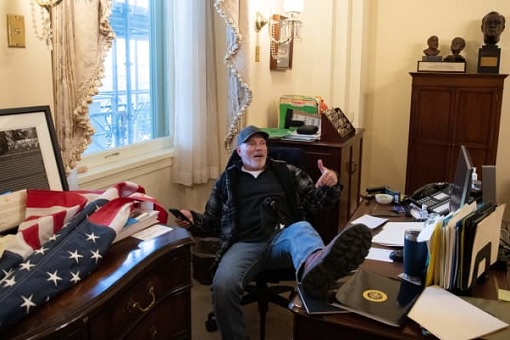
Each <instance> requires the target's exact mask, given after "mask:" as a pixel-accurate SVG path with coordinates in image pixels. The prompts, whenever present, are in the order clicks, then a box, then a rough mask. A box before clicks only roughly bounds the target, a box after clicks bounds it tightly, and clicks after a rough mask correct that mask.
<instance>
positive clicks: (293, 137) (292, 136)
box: [282, 132, 321, 142]
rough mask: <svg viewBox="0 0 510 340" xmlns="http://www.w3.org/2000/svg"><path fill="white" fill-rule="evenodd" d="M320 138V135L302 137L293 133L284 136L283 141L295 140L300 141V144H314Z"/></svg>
mask: <svg viewBox="0 0 510 340" xmlns="http://www.w3.org/2000/svg"><path fill="white" fill-rule="evenodd" d="M320 137H321V136H320V134H315V135H300V134H298V133H296V132H293V133H292V134H290V135H286V136H283V137H282V139H283V140H295V141H300V142H314V141H316V140H318V139H320Z"/></svg>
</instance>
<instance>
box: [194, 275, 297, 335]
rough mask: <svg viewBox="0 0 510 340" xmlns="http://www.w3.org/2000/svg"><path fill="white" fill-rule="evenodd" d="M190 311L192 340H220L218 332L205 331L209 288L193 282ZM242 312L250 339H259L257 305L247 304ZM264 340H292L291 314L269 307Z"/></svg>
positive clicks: (281, 309)
mask: <svg viewBox="0 0 510 340" xmlns="http://www.w3.org/2000/svg"><path fill="white" fill-rule="evenodd" d="M286 284H292V282H286ZM191 309H192V311H191V318H192V338H193V340H209V339H211V340H216V339H218V340H220V339H221V335H220V332H219V331H215V332H211V333H209V332H207V330H206V329H205V321H206V320H207V315H208V314H209V312H211V311H212V306H211V299H210V295H209V286H206V285H202V284H200V283H199V282H197V281H193V288H192V289H191ZM244 310H245V319H246V324H247V327H248V331H249V336H250V339H251V340H257V339H259V338H260V333H259V314H258V311H257V304H256V303H252V304H249V305H247V306H245V307H244ZM266 339H267V340H291V339H292V312H291V311H290V310H287V309H285V308H282V307H279V306H276V305H270V306H269V311H268V313H267V317H266Z"/></svg>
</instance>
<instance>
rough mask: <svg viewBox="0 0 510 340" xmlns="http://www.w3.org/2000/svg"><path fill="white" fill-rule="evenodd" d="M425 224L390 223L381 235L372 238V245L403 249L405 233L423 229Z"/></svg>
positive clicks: (385, 226)
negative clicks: (408, 230)
mask: <svg viewBox="0 0 510 340" xmlns="http://www.w3.org/2000/svg"><path fill="white" fill-rule="evenodd" d="M424 225H425V223H424V222H388V223H386V225H384V227H383V228H382V230H381V231H380V232H379V234H377V235H375V236H374V237H373V238H372V243H377V244H380V245H383V246H388V247H403V246H404V233H405V231H406V230H407V229H419V230H421V229H423V227H424Z"/></svg>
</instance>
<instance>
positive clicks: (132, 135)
mask: <svg viewBox="0 0 510 340" xmlns="http://www.w3.org/2000/svg"><path fill="white" fill-rule="evenodd" d="M165 2H166V1H164V0H113V1H112V10H111V15H110V24H111V26H112V28H113V30H114V31H115V34H116V39H115V40H114V43H113V46H112V48H111V50H110V53H109V54H108V57H107V59H106V61H105V77H104V78H103V79H102V86H101V87H100V88H99V94H98V95H96V96H94V98H93V103H92V104H91V105H90V106H89V109H90V119H91V124H92V126H93V127H94V129H95V131H96V132H95V134H94V135H93V136H92V143H91V144H90V145H89V146H88V148H87V150H86V151H85V153H84V154H85V155H86V156H87V155H91V154H95V153H98V152H101V151H107V150H110V151H111V150H112V149H117V148H122V147H127V146H134V145H136V144H139V143H142V142H147V141H152V140H156V139H158V138H160V137H168V136H169V135H170V133H169V127H170V125H169V118H170V117H169V114H165V113H167V112H169V111H168V110H166V109H165V108H164V100H163V96H162V93H164V92H165V91H164V89H165V83H164V82H163V80H162V79H163V78H164V77H159V75H162V74H164V73H165V70H164V69H165V65H164V63H163V60H165V58H164V57H163V56H164V55H165V50H164V48H163V47H164V46H166V44H163V43H162V42H164V41H166V43H167V44H170V43H169V41H168V40H165V39H166V32H167V29H168V28H166V27H164V24H168V22H164V21H163V20H162V18H163V17H165V15H164V10H165V9H166V8H165ZM166 21H168V20H166ZM168 36H170V35H168ZM168 140H169V139H168ZM158 145H161V143H158ZM144 149H145V151H147V148H145V147H144Z"/></svg>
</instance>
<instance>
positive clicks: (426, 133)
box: [406, 73, 507, 193]
mask: <svg viewBox="0 0 510 340" xmlns="http://www.w3.org/2000/svg"><path fill="white" fill-rule="evenodd" d="M411 76H412V96H411V117H410V121H409V144H408V154H407V170H406V193H412V192H413V191H414V190H416V189H417V188H419V187H421V186H422V185H424V184H427V183H431V182H444V181H446V182H453V179H454V177H455V168H456V164H457V158H458V154H459V149H460V145H465V146H466V147H467V148H468V150H469V153H470V155H471V158H472V161H473V164H474V166H476V167H478V169H480V170H481V166H482V165H494V164H496V156H497V151H498V136H499V123H500V115H501V104H502V97H503V83H504V80H505V78H506V76H507V75H505V74H469V73H411Z"/></svg>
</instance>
